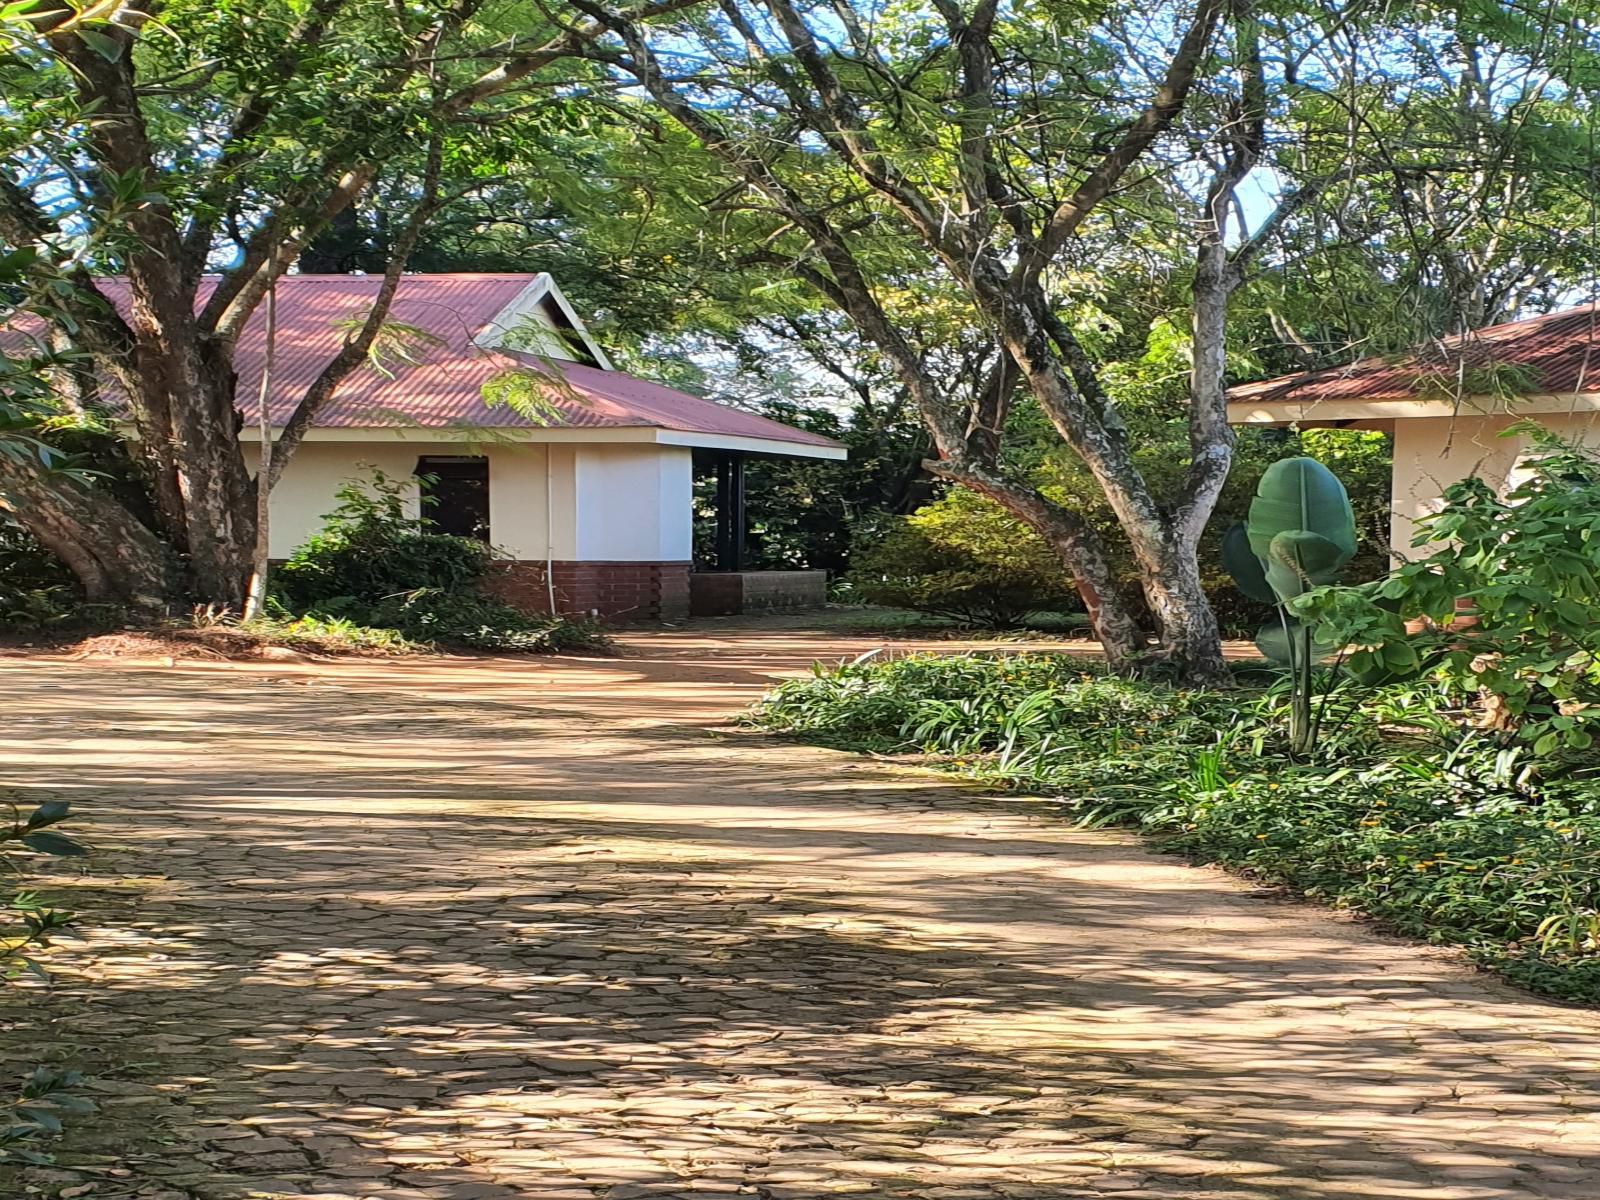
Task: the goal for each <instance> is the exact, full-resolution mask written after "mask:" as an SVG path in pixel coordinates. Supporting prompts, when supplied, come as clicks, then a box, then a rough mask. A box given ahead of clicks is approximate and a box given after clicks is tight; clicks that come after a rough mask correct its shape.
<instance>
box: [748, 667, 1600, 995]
mask: <svg viewBox="0 0 1600 1200" xmlns="http://www.w3.org/2000/svg"><path fill="white" fill-rule="evenodd" d="M1237 675H1238V686H1237V687H1234V688H1231V689H1217V690H1210V691H1192V690H1186V689H1182V688H1174V687H1171V686H1168V685H1166V684H1163V683H1161V682H1159V681H1152V680H1131V679H1125V678H1119V677H1117V676H1114V675H1110V674H1107V673H1105V672H1104V671H1103V670H1102V669H1101V668H1099V667H1097V666H1094V665H1092V664H1090V663H1089V662H1087V661H1086V660H1083V659H1079V658H1074V657H1071V656H1067V655H1059V654H1035V653H1018V654H994V655H983V654H962V655H938V656H935V655H912V656H907V657H900V658H892V659H888V660H875V661H866V662H860V663H855V664H848V665H844V666H840V667H837V668H834V669H828V670H819V671H818V672H817V673H816V674H815V675H814V676H813V677H811V678H808V679H801V680H794V681H791V682H788V683H785V684H783V685H781V686H780V687H779V688H777V689H776V690H775V691H774V692H773V693H772V694H770V695H769V696H768V697H767V698H766V699H765V701H763V703H762V704H761V705H760V706H759V707H758V708H757V710H755V712H754V713H753V714H752V717H751V721H752V723H753V724H755V725H756V726H758V727H760V728H762V729H765V730H768V731H772V732H776V733H783V734H789V735H794V736H798V737H802V738H805V739H806V740H809V741H814V742H820V743H823V744H826V745H831V746H836V747H840V748H847V749H855V750H866V751H875V752H880V753H915V754H922V755H927V756H930V761H932V762H933V763H935V764H936V765H938V766H940V767H942V768H944V769H947V770H950V771H953V772H957V773H960V774H963V775H966V776H969V777H972V778H975V779H979V780H982V781H986V782H989V783H992V784H995V785H997V786H999V787H1003V788H1006V789H1010V790H1014V791H1018V792H1026V793H1031V794H1036V795H1040V796H1044V797H1048V798H1050V800H1051V802H1052V803H1054V804H1056V805H1058V806H1059V809H1060V811H1061V812H1062V813H1063V814H1064V815H1067V816H1069V817H1071V818H1073V819H1075V820H1078V821H1081V822H1085V823H1088V824H1091V825H1110V824H1118V825H1126V826H1132V827H1135V828H1139V829H1142V830H1144V831H1146V832H1148V833H1150V834H1153V835H1155V836H1156V837H1157V838H1158V839H1159V840H1160V843H1161V844H1162V845H1164V846H1166V847H1168V848H1170V849H1172V850H1175V851H1178V852H1181V853H1183V854H1185V855H1187V856H1189V857H1190V858H1192V859H1194V860H1196V861H1205V862H1215V863H1219V864H1221V865H1223V866H1226V867H1229V868H1232V869H1234V870H1238V871H1242V872H1245V873H1248V874H1249V875H1251V876H1252V877H1256V878H1260V879H1262V880H1266V881H1270V882H1274V883H1280V884H1284V885H1288V886H1290V887H1292V888H1295V889H1297V890H1299V891H1301V892H1303V893H1305V894H1306V895H1308V896H1311V897H1314V898H1318V899H1321V900H1324V901H1327V902H1329V903H1332V904H1335V905H1339V906H1344V907H1349V908H1353V909H1356V910H1359V911H1361V912H1364V913H1367V914H1370V915H1372V916H1374V917H1377V918H1380V919H1381V920H1383V921H1384V922H1385V923H1387V924H1388V925H1390V926H1392V927H1393V928H1395V929H1397V930H1400V931H1402V932H1405V933H1407V934H1410V935H1413V936H1416V937H1420V938H1424V939H1426V940H1429V941H1433V942H1439V943H1448V944H1454V945H1458V946H1461V947H1464V948H1465V949H1466V950H1467V951H1468V953H1470V954H1471V955H1472V956H1473V957H1474V958H1475V959H1476V960H1477V961H1478V962H1480V963H1482V964H1484V965H1486V966H1489V967H1492V968H1494V969H1496V970H1499V971H1501V972H1502V973H1504V974H1505V975H1506V976H1507V977H1509V978H1511V979H1513V980H1514V981H1516V982H1518V983H1521V984H1523V985H1525V986H1527V987H1530V988H1533V989H1535V990H1538V991H1541V992H1544V993H1547V994H1550V995H1554V996H1559V997H1563V998H1566V999H1572V1000H1580V1001H1585V1002H1588V1003H1592V1004H1600V915H1597V914H1600V778H1597V777H1596V775H1595V773H1594V770H1593V768H1591V767H1589V766H1587V765H1586V763H1585V762H1584V760H1583V759H1582V758H1581V757H1579V756H1577V755H1576V754H1575V753H1574V754H1571V755H1568V756H1563V755H1562V754H1559V753H1557V754H1552V755H1550V756H1547V757H1545V758H1542V759H1539V760H1534V759H1532V758H1531V757H1530V756H1529V755H1528V754H1527V753H1526V752H1525V751H1520V750H1518V749H1517V747H1516V745H1515V744H1512V743H1508V742H1507V740H1506V735H1505V734H1503V733H1501V732H1498V731H1495V730H1487V729H1476V728H1473V726H1472V724H1471V722H1470V720H1468V718H1469V716H1470V715H1471V712H1472V706H1473V705H1474V704H1475V703H1476V700H1477V698H1476V696H1475V694H1474V693H1473V692H1472V691H1470V690H1466V689H1462V688H1460V687H1458V686H1456V685H1455V684H1453V683H1452V682H1450V681H1449V680H1447V679H1432V678H1430V679H1427V680H1420V681H1414V682H1411V683H1406V684H1390V685H1387V686H1384V687H1380V688H1364V687H1359V686H1357V685H1355V684H1354V683H1353V682H1351V681H1348V680H1346V681H1344V682H1342V683H1339V684H1337V685H1336V686H1335V687H1334V689H1333V691H1332V692H1331V693H1330V694H1329V700H1328V703H1329V711H1328V714H1327V718H1326V720H1325V721H1324V728H1323V740H1322V743H1321V745H1320V747H1319V749H1318V751H1317V753H1316V756H1315V757H1303V756H1302V757H1299V758H1296V757H1292V756H1291V755H1290V754H1289V753H1288V745H1287V740H1286V726H1287V710H1288V708H1289V706H1290V703H1291V696H1290V693H1289V690H1288V689H1287V688H1286V687H1285V686H1284V685H1283V684H1282V682H1280V681H1279V680H1278V679H1277V678H1276V676H1275V675H1274V674H1273V673H1271V672H1269V671H1267V670H1265V669H1264V668H1260V667H1255V668H1251V667H1246V668H1243V669H1241V670H1239V671H1238V672H1237Z"/></svg>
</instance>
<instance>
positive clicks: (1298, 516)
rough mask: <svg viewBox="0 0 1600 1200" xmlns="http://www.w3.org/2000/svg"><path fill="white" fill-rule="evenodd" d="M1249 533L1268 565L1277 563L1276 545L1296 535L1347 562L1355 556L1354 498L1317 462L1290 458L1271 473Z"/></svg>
mask: <svg viewBox="0 0 1600 1200" xmlns="http://www.w3.org/2000/svg"><path fill="white" fill-rule="evenodd" d="M1248 529H1249V535H1250V549H1251V550H1252V551H1253V552H1254V553H1255V555H1256V557H1257V558H1260V559H1264V560H1268V559H1270V558H1271V557H1272V539H1273V538H1275V537H1277V536H1278V535H1279V534H1280V533H1283V532H1285V531H1287V530H1292V529H1295V530H1305V531H1307V532H1309V533H1315V534H1318V535H1320V536H1321V537H1323V538H1324V539H1326V540H1327V541H1329V542H1332V543H1333V544H1334V545H1335V546H1337V547H1339V549H1340V550H1341V551H1342V552H1343V553H1344V555H1345V561H1349V559H1350V558H1353V557H1354V556H1355V552H1356V522H1355V514H1354V512H1352V511H1351V508H1350V497H1349V494H1348V493H1346V491H1345V490H1344V484H1342V483H1340V482H1339V479H1338V476H1336V475H1334V473H1333V472H1332V471H1330V470H1328V468H1327V467H1325V466H1323V465H1322V464H1321V463H1319V462H1318V461H1317V460H1316V459H1314V458H1285V459H1282V460H1280V461H1278V462H1275V463H1273V464H1272V465H1271V466H1270V467H1268V468H1267V470H1266V472H1265V473H1264V474H1263V475H1262V476H1261V482H1260V483H1258V484H1257V485H1256V497H1255V499H1254V500H1252V501H1251V502H1250V518H1249V521H1248Z"/></svg>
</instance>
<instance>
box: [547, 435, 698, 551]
mask: <svg viewBox="0 0 1600 1200" xmlns="http://www.w3.org/2000/svg"><path fill="white" fill-rule="evenodd" d="M693 464H694V456H693V453H692V452H691V451H690V450H688V449H687V448H684V447H677V446H628V445H612V446H605V445H587V446H578V447H577V479H576V484H577V486H576V495H577V517H578V547H577V549H578V552H577V556H576V557H577V558H578V559H579V560H581V561H588V562H686V561H687V560H688V559H690V558H691V557H692V556H693V517H692V513H691V502H692V499H693V495H692V493H693V483H694V467H693Z"/></svg>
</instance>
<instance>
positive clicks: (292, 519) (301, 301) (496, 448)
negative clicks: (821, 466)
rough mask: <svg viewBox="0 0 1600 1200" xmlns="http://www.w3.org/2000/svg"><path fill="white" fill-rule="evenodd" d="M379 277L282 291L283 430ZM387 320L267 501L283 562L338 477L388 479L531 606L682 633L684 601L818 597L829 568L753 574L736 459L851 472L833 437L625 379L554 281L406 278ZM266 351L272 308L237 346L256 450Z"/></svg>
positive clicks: (292, 281)
mask: <svg viewBox="0 0 1600 1200" xmlns="http://www.w3.org/2000/svg"><path fill="white" fill-rule="evenodd" d="M380 282H381V280H380V279H379V278H378V277H377V276H364V275H291V276H286V277H284V278H283V279H282V280H280V282H279V283H278V288H277V333H276V339H275V350H274V357H273V370H272V378H271V392H270V399H269V411H270V414H271V417H272V421H273V423H274V425H278V426H281V425H282V424H283V422H284V421H285V420H286V419H287V417H288V415H289V413H290V412H291V411H292V410H293V408H294V405H295V403H296V401H297V400H298V398H299V397H300V395H301V394H303V393H304V391H305V389H306V387H307V386H308V385H309V384H310V383H311V382H312V380H313V379H315V378H316V376H317V374H318V372H320V371H321V369H322V367H323V366H324V365H325V364H326V363H327V362H328V360H329V359H330V358H332V357H333V355H334V354H335V353H336V352H337V351H338V348H339V346H340V344H341V342H342V340H343V337H344V331H345V330H346V329H347V328H348V327H349V324H350V322H351V321H352V319H359V318H360V317H362V316H364V315H365V313H366V311H367V309H368V308H369V307H370V305H371V303H372V299H373V296H374V294H375V293H376V291H377V289H378V286H379V284H380ZM203 298H204V293H203V294H202V299H203ZM390 323H391V329H392V330H393V331H394V332H393V334H392V336H389V337H386V338H385V339H384V340H383V341H384V345H385V347H386V348H385V349H384V350H383V352H381V353H380V354H379V355H378V356H377V357H376V360H375V361H374V363H373V364H371V365H369V366H366V367H363V368H362V369H361V370H359V371H357V372H356V373H354V374H353V375H351V376H350V377H348V378H347V379H346V380H345V382H344V383H343V384H342V385H341V386H340V388H339V390H338V391H337V392H336V393H335V395H334V397H333V398H332V400H331V401H330V402H329V404H328V405H327V406H326V407H325V408H324V409H323V411H322V412H321V414H320V415H319V416H318V418H317V421H316V423H315V426H314V428H312V429H311V430H310V431H309V432H308V434H307V436H306V439H305V441H304V442H303V443H302V444H301V446H300V448H299V450H298V451H297V453H296V454H295V456H294V457H293V458H292V459H291V460H290V462H289V465H288V467H287V469H286V470H285V471H284V473H283V476H282V478H281V479H280V481H279V483H278V485H277V486H276V487H275V488H274V489H273V493H272V501H271V523H270V540H271V554H272V556H273V557H274V558H279V559H281V558H286V557H288V556H289V554H290V553H291V552H292V551H293V550H294V549H295V547H297V546H299V545H300V544H301V543H302V542H304V541H305V540H306V538H307V537H309V536H310V535H312V534H313V533H315V532H316V531H317V530H318V529H319V528H320V527H321V526H322V523H323V517H324V515H325V514H327V513H328V512H329V511H330V510H331V509H332V508H333V507H334V505H335V503H336V502H335V499H334V493H335V491H336V490H337V489H338V488H339V487H340V485H341V484H343V483H344V482H345V481H346V480H349V479H352V478H355V477H358V476H360V475H362V474H364V473H366V472H368V471H369V470H370V468H374V467H375V468H377V469H378V470H381V471H383V472H384V473H385V474H387V475H389V476H391V477H402V478H405V477H425V478H427V480H428V482H427V483H426V484H425V485H423V486H426V487H427V488H428V489H429V490H430V491H431V493H432V496H433V501H434V502H433V503H432V504H430V505H429V508H428V515H429V516H430V517H431V518H432V519H433V520H434V521H436V522H437V523H438V524H439V525H440V526H442V527H443V528H444V529H446V530H448V531H450V532H454V533H461V534H467V535H469V536H476V537H482V538H484V539H485V540H486V541H487V542H488V543H489V544H490V545H491V546H492V547H493V548H494V551H495V553H496V555H497V557H498V558H499V560H500V562H499V564H498V570H497V572H496V576H495V578H494V580H493V584H494V588H495V590H496V591H497V592H498V593H499V594H500V595H502V596H503V597H504V598H506V599H508V600H510V601H512V602H513V603H515V604H517V605H518V606H519V607H523V608H525V609H527V610H530V611H552V610H554V611H557V612H562V613H576V614H589V613H594V614H597V615H599V616H601V617H605V618H608V619H614V620H675V619H679V618H682V617H685V616H687V615H689V612H690V608H691V605H692V606H693V608H694V609H695V611H696V612H698V613H704V614H713V613H724V612H737V611H743V610H745V609H749V608H754V607H786V606H794V607H800V606H807V605H819V604H821V603H822V602H823V599H824V594H825V592H824V589H825V580H824V578H823V574H822V572H820V571H782V572H745V571H743V570H741V569H740V568H741V567H742V565H743V564H742V563H741V562H740V561H739V560H740V555H741V546H742V541H743V521H744V514H743V508H744V502H743V463H744V460H745V458H746V457H749V456H755V455H767V456H781V457H798V458H821V459H842V458H844V457H845V450H844V447H843V446H841V445H839V444H838V443H837V442H834V441H831V440H829V439H828V438H825V437H819V436H818V435H816V434H812V433H807V432H805V431H804V430H800V429H793V428H790V427H789V426H787V425H782V424H780V423H778V422H776V421H771V420H767V419H766V418H764V417H759V416H756V415H755V414H753V413H748V412H742V411H740V410H737V409H732V408H728V407H726V406H724V405H720V404H715V403H712V402H711V401H708V400H704V399H701V398H699V397H697V396H691V395H687V394H685V393H683V392H679V391H674V390H673V389H672V388H668V387H663V386H662V385H660V384H657V383H651V382H649V381H648V380H644V379H639V378H636V377H634V376H632V375H627V374H624V373H623V372H621V371H618V370H616V369H615V368H614V367H613V365H612V364H611V361H610V360H609V359H608V358H607V357H606V354H605V351H604V350H603V349H602V348H601V347H600V346H599V345H597V344H596V343H595V341H594V339H593V338H592V337H591V336H590V334H589V332H588V330H587V329H586V328H585V327H584V323H583V320H582V318H581V317H580V316H579V314H578V313H576V312H575V311H573V308H572V306H571V305H570V304H569V303H568V302H567V300H566V298H565V297H564V296H563V295H562V294H561V291H560V289H559V288H558V287H557V286H556V284H555V281H554V280H552V279H551V278H550V276H549V275H546V274H537V275H531V274H528V275H410V276H406V277H405V278H404V279H403V280H402V282H401V285H400V290H399V292H398V294H397V296H396V299H395V301H394V305H393V308H392V310H391V312H390ZM265 354H266V307H265V305H263V306H261V307H260V308H258V309H257V311H256V313H255V315H254V316H253V318H252V319H251V322H250V324H249V325H248V327H247V328H246V329H245V331H244V333H243V335H242V336H241V337H240V339H239V342H238V346H237V350H236V353H235V367H236V369H237V372H238V377H239V380H238V392H237V394H238V397H239V403H240V408H241V410H242V411H243V414H244V417H245V431H244V434H243V436H244V437H246V438H248V439H256V438H257V437H258V435H257V433H256V431H255V425H256V423H257V410H256V403H257V402H256V398H257V396H258V395H259V392H260V385H261V372H262V365H263V362H264V360H265ZM492 380H495V381H499V382H502V383H504V382H506V381H510V385H511V387H512V389H513V390H520V391H522V392H524V393H527V394H529V395H533V396H536V397H537V403H538V405H539V407H540V411H537V412H530V411H529V408H528V406H527V405H526V404H507V403H499V404H492V403H490V402H488V401H486V399H485V392H484V387H485V384H488V383H490V381H492ZM697 467H698V469H700V470H703V471H707V472H712V471H714V472H716V475H717V483H718V488H717V493H718V500H719V506H718V507H719V512H718V535H719V536H718V555H717V558H718V561H717V562H716V564H715V565H716V566H717V567H719V568H721V569H720V570H718V571H713V572H700V573H695V572H693V571H692V569H691V567H692V564H691V560H692V558H693V549H692V528H693V512H692V503H691V502H692V496H691V490H692V483H693V477H694V473H695V471H696V469H697Z"/></svg>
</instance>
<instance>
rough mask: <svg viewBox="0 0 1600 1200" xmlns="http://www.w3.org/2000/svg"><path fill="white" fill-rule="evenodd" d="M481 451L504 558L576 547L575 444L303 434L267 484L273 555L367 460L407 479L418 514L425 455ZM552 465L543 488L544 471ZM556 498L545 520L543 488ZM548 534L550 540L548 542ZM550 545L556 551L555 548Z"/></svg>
mask: <svg viewBox="0 0 1600 1200" xmlns="http://www.w3.org/2000/svg"><path fill="white" fill-rule="evenodd" d="M474 453H476V454H483V455H485V456H486V457H487V458H488V459H489V534H490V537H491V538H493V540H494V546H495V549H496V551H498V552H499V553H500V555H501V556H503V557H506V558H518V559H528V560H539V559H543V558H545V557H546V556H547V555H549V556H550V557H554V558H557V559H562V558H570V557H572V555H573V551H574V548H575V539H574V528H575V525H576V521H575V518H574V509H573V492H572V476H573V471H572V458H573V455H574V448H573V447H570V446H549V445H540V444H537V443H527V444H520V445H491V446H483V445H481V444H463V443H461V442H424V441H415V442H412V441H406V442H306V443H304V444H302V445H301V447H300V449H299V450H298V451H297V452H296V453H295V456H294V458H293V459H292V460H291V461H290V463H289V467H288V469H287V470H286V471H284V473H283V478H282V479H281V480H279V481H278V486H277V487H275V488H273V489H272V530H271V533H272V536H271V539H270V540H271V543H272V556H273V557H274V558H287V557H288V556H289V555H290V554H291V553H293V551H294V549H295V548H296V547H297V546H299V545H300V544H301V543H303V542H304V541H305V540H306V539H307V538H308V537H310V536H311V535H312V534H314V533H316V532H317V531H318V530H319V529H321V528H322V525H323V518H324V517H325V516H326V514H327V513H328V512H330V511H331V510H332V509H333V507H334V506H335V505H336V504H337V503H338V501H337V500H335V499H334V493H335V492H336V491H337V490H338V489H339V487H340V486H341V485H343V484H344V483H345V482H346V481H347V480H350V479H357V478H365V477H367V476H369V475H370V473H371V468H372V467H377V468H378V469H379V470H381V471H382V472H383V473H384V474H386V475H390V476H393V477H394V478H397V479H403V480H406V481H407V484H408V487H407V490H408V492H409V493H410V496H411V497H412V498H411V500H410V503H409V504H408V506H407V509H408V511H409V512H410V513H412V514H415V513H416V511H417V503H416V500H415V495H416V489H415V487H414V486H413V485H411V484H410V480H411V478H412V476H413V473H414V472H415V471H416V468H417V459H418V458H420V457H422V456H424V455H447V454H474ZM547 464H548V466H549V468H553V474H552V476H551V480H550V482H551V486H550V488H549V490H548V492H547V489H546V484H545V475H546V470H547ZM547 495H549V496H550V497H551V499H553V500H554V507H553V516H554V520H553V521H552V522H551V524H550V525H549V526H547V525H546V522H545V510H546V496H547ZM552 542H553V544H552ZM552 552H553V553H552Z"/></svg>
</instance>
